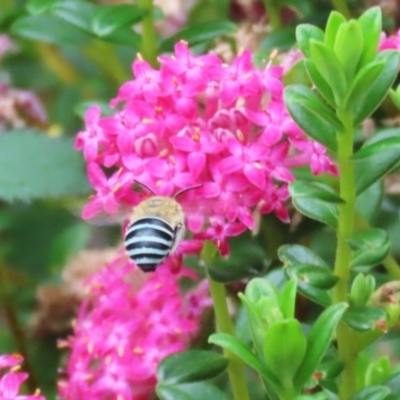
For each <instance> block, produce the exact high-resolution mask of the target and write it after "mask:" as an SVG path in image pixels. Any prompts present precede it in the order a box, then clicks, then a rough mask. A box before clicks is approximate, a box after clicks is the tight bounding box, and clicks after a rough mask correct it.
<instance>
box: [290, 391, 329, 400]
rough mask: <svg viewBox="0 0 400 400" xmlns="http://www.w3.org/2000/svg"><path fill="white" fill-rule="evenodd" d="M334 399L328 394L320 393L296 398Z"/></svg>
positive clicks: (302, 399)
mask: <svg viewBox="0 0 400 400" xmlns="http://www.w3.org/2000/svg"><path fill="white" fill-rule="evenodd" d="M331 399H332V398H331V397H329V396H328V395H327V394H326V393H322V392H318V393H315V394H301V395H299V396H296V397H295V398H294V400H331Z"/></svg>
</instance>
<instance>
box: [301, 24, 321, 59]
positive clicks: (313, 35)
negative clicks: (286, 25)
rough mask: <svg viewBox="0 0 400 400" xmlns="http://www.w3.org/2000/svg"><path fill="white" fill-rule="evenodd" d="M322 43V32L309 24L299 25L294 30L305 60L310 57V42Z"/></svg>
mask: <svg viewBox="0 0 400 400" xmlns="http://www.w3.org/2000/svg"><path fill="white" fill-rule="evenodd" d="M311 39H314V40H316V41H320V42H323V41H324V32H323V31H322V30H321V29H319V28H318V27H316V26H314V25H311V24H300V25H298V26H297V28H296V41H297V44H298V45H299V47H300V49H301V51H302V52H303V54H304V56H305V57H306V58H309V57H311V50H310V40H311Z"/></svg>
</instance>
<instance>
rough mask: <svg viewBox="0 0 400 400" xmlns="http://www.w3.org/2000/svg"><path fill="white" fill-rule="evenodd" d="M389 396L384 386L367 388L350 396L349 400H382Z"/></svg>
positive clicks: (388, 391)
mask: <svg viewBox="0 0 400 400" xmlns="http://www.w3.org/2000/svg"><path fill="white" fill-rule="evenodd" d="M389 394H390V389H389V388H387V387H385V386H378V385H375V386H368V387H366V388H364V389H361V390H360V391H359V392H357V393H356V394H355V395H353V396H351V397H350V398H349V400H367V399H368V400H384V399H385V398H386V396H387V395H389Z"/></svg>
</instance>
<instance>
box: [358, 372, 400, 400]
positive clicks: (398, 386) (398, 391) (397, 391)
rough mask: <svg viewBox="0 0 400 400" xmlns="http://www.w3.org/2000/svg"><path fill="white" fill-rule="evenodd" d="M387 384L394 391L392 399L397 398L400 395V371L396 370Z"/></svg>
mask: <svg viewBox="0 0 400 400" xmlns="http://www.w3.org/2000/svg"><path fill="white" fill-rule="evenodd" d="M385 385H386V386H387V387H388V388H389V389H390V392H391V393H392V396H393V397H391V398H390V400H397V399H398V396H400V372H396V373H395V374H394V375H393V376H392V377H391V378H390V379H388V380H387V381H386V383H385ZM357 400H358V399H357ZM360 400H361V399H360ZM385 400H386V399H385Z"/></svg>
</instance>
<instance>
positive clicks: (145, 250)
mask: <svg viewBox="0 0 400 400" xmlns="http://www.w3.org/2000/svg"><path fill="white" fill-rule="evenodd" d="M174 242H175V232H174V229H173V228H172V227H171V225H170V224H168V223H167V222H166V221H165V220H164V219H162V218H157V217H145V218H140V219H138V220H136V221H135V222H133V223H132V224H131V225H129V227H128V229H127V230H126V234H125V248H126V251H127V252H128V255H129V257H130V259H131V260H132V261H133V262H134V263H135V264H136V265H137V266H138V267H139V268H140V269H142V270H143V271H145V272H151V271H155V269H156V268H157V266H158V265H159V264H161V263H162V261H163V260H164V259H165V257H167V256H168V254H169V253H170V251H171V248H172V247H173V245H174Z"/></svg>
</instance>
